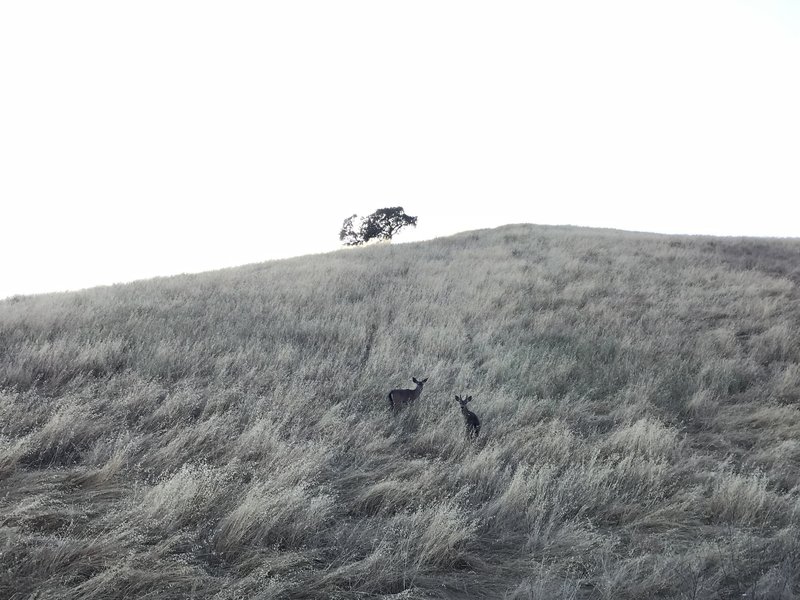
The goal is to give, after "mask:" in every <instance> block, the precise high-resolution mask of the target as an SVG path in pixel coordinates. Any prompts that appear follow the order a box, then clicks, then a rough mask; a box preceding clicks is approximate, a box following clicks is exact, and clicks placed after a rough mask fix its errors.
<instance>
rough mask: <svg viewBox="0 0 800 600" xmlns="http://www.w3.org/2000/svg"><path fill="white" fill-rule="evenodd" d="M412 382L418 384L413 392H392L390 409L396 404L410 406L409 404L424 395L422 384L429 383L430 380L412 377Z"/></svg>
mask: <svg viewBox="0 0 800 600" xmlns="http://www.w3.org/2000/svg"><path fill="white" fill-rule="evenodd" d="M411 381H413V382H414V383H416V384H417V387H415V388H414V389H413V390H392V391H391V392H389V407H390V408H394V406H395V403H396V402H397V403H401V404H408V403H409V402H413V401H414V400H416V399H417V398H419V395H420V394H421V393H422V384H423V383H425V382H426V381H428V378H427V377H426V378H425V379H420V380H417V378H416V377H412V378H411Z"/></svg>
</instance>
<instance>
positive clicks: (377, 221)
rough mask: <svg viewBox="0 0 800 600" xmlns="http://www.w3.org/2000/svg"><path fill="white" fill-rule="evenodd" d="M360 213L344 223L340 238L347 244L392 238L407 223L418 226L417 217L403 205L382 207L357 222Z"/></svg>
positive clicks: (353, 244) (354, 244)
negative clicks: (404, 208) (410, 214)
mask: <svg viewBox="0 0 800 600" xmlns="http://www.w3.org/2000/svg"><path fill="white" fill-rule="evenodd" d="M357 219H358V215H351V216H349V217H347V218H346V219H345V220H344V223H342V230H341V231H340V232H339V239H340V240H341V241H342V242H344V244H345V246H360V245H361V244H366V243H367V242H369V241H370V240H391V239H392V237H393V236H394V235H395V234H396V233H397V232H398V231H400V230H401V229H402V228H403V227H405V226H406V225H412V226H413V227H416V226H417V217H412V216H409V215H407V214H406V213H405V211H404V210H403V207H402V206H395V207H393V208H380V209H378V210H376V211H375V212H374V213H372V214H371V215H369V216H368V217H364V218H363V219H361V220H360V221H359V224H358V226H356V224H355V222H356V220H357Z"/></svg>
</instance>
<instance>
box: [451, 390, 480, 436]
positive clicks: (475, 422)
mask: <svg viewBox="0 0 800 600" xmlns="http://www.w3.org/2000/svg"><path fill="white" fill-rule="evenodd" d="M470 400H472V396H467V397H466V398H464V399H463V400H462V399H461V396H456V402H458V403H459V404H460V405H461V414H462V415H463V416H464V425H465V426H466V428H467V437H472V438H477V437H478V434H479V433H480V432H481V422H480V420H479V419H478V415H476V414H475V413H474V412H472V411H471V410H469V409H468V408H467V402H469V401H470Z"/></svg>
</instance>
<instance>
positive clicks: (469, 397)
mask: <svg viewBox="0 0 800 600" xmlns="http://www.w3.org/2000/svg"><path fill="white" fill-rule="evenodd" d="M470 400H472V396H467V397H466V399H465V400H464V402H469V401H470Z"/></svg>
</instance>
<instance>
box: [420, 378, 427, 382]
mask: <svg viewBox="0 0 800 600" xmlns="http://www.w3.org/2000/svg"><path fill="white" fill-rule="evenodd" d="M426 381H428V378H427V377H426V378H425V379H423V380H422V381H420V383H425V382H426Z"/></svg>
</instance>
